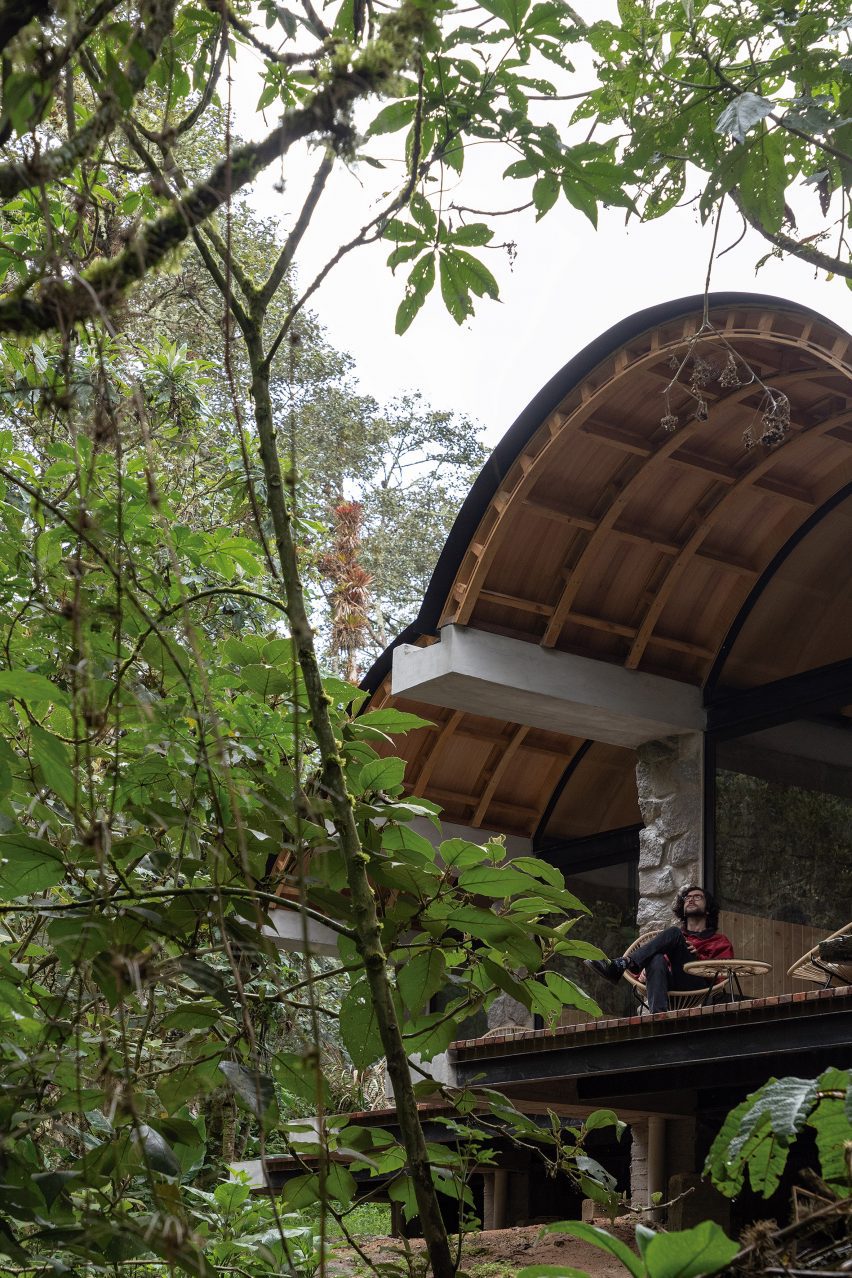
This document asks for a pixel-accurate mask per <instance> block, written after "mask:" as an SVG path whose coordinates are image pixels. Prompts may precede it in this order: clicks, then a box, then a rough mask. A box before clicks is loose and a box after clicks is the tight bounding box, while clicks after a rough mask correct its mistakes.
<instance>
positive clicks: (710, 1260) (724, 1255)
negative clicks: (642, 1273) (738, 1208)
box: [643, 1220, 740, 1278]
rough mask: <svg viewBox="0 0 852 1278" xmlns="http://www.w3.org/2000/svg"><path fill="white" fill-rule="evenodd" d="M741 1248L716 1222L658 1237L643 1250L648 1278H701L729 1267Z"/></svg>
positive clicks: (647, 1243) (704, 1222)
mask: <svg viewBox="0 0 852 1278" xmlns="http://www.w3.org/2000/svg"><path fill="white" fill-rule="evenodd" d="M739 1249H740V1245H739V1243H737V1242H734V1241H733V1239H731V1238H729V1237H728V1235H727V1234H726V1233H725V1231H724V1230H723V1229H722V1227H721V1226H720V1225H717V1224H716V1222H715V1221H714V1220H705V1221H703V1222H702V1223H701V1224H700V1225H696V1226H695V1228H694V1229H682V1230H679V1231H676V1232H672V1233H667V1234H662V1233H660V1234H656V1235H655V1236H654V1237H653V1238H651V1239H649V1240H648V1241H647V1242H646V1244H645V1246H644V1249H643V1259H644V1261H645V1268H646V1269H647V1271H648V1278H699V1276H700V1275H702V1274H715V1273H717V1272H718V1270H720V1269H724V1268H725V1266H726V1265H728V1264H730V1262H731V1261H732V1260H733V1258H734V1256H736V1254H737V1252H738V1251H739Z"/></svg>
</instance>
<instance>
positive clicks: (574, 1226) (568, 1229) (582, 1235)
mask: <svg viewBox="0 0 852 1278" xmlns="http://www.w3.org/2000/svg"><path fill="white" fill-rule="evenodd" d="M547 1233H549V1234H570V1235H571V1236H572V1238H579V1239H580V1241H581V1242H587V1243H591V1244H592V1246H593V1247H599V1248H600V1249H601V1251H608V1252H609V1253H610V1255H612V1256H615V1258H616V1259H617V1260H620V1261H621V1263H622V1264H623V1265H624V1267H625V1268H626V1269H629V1270H630V1272H631V1274H632V1275H633V1278H645V1266H644V1265H643V1264H642V1261H641V1260H640V1259H639V1257H638V1256H637V1255H636V1254H635V1253H634V1252H632V1251H631V1250H630V1248H629V1247H628V1246H627V1244H626V1243H623V1242H622V1241H621V1239H620V1238H613V1236H612V1234H608V1233H607V1231H606V1230H605V1229H599V1228H598V1226H597V1225H587V1224H586V1223H585V1222H584V1221H581V1220H562V1221H560V1222H559V1223H558V1224H555V1225H548V1226H547Z"/></svg>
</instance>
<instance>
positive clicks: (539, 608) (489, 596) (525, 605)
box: [479, 590, 553, 617]
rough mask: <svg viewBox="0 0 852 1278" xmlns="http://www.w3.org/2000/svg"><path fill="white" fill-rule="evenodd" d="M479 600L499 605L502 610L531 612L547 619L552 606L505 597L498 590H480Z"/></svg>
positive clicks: (513, 596)
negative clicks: (510, 609)
mask: <svg viewBox="0 0 852 1278" xmlns="http://www.w3.org/2000/svg"><path fill="white" fill-rule="evenodd" d="M479 598H480V599H481V600H482V602H483V603H493V604H501V605H502V606H503V607H504V608H517V610H518V611H519V612H533V613H535V614H536V615H537V616H539V617H549V616H550V614H551V613H552V612H553V605H552V604H546V603H539V602H538V600H536V599H522V598H521V597H520V596H518V595H507V594H504V593H503V592H502V591H500V590H480V592H479Z"/></svg>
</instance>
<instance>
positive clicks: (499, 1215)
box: [491, 1167, 509, 1229]
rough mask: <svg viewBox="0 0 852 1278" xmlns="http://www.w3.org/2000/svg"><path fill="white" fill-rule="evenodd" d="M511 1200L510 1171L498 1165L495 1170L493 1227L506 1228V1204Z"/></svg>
mask: <svg viewBox="0 0 852 1278" xmlns="http://www.w3.org/2000/svg"><path fill="white" fill-rule="evenodd" d="M508 1201H509V1171H508V1168H506V1167H498V1168H497V1169H496V1170H495V1172H494V1206H493V1213H492V1222H493V1223H492V1225H491V1228H492V1229H505V1228H506V1204H507V1202H508Z"/></svg>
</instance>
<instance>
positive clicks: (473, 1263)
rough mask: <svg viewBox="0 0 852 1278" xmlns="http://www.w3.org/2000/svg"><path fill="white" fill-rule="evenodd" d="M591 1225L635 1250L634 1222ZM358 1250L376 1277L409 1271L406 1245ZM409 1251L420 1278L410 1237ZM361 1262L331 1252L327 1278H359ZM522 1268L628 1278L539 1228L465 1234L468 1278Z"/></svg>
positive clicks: (347, 1253) (612, 1262)
mask: <svg viewBox="0 0 852 1278" xmlns="http://www.w3.org/2000/svg"><path fill="white" fill-rule="evenodd" d="M595 1223H596V1224H599V1225H605V1226H606V1227H607V1228H608V1229H610V1230H611V1232H612V1233H614V1234H615V1235H616V1236H617V1237H618V1238H620V1239H621V1240H622V1242H625V1243H627V1244H628V1245H630V1246H633V1245H634V1239H635V1221H632V1220H627V1219H624V1220H617V1221H616V1222H615V1225H614V1226H610V1224H609V1222H608V1221H603V1220H601V1221H596V1222H595ZM359 1246H360V1247H361V1248H362V1250H363V1252H364V1257H368V1258H369V1260H370V1262H371V1263H372V1264H374V1265H376V1266H377V1267H378V1269H379V1272H380V1273H381V1272H382V1267H383V1266H388V1268H387V1269H386V1270H385V1271H384V1272H385V1273H386V1274H388V1275H390V1274H391V1273H393V1272H394V1271H397V1272H398V1271H399V1270H400V1269H401V1271H402V1272H407V1270H406V1262H405V1257H404V1244H403V1243H402V1242H401V1241H399V1240H398V1239H395V1238H373V1239H359ZM409 1246H410V1247H411V1249H412V1252H413V1253H414V1257H415V1267H414V1270H413V1272H414V1273H415V1274H416V1275H418V1278H419V1276H420V1275H425V1274H427V1272H428V1271H427V1270H426V1267H425V1266H426V1257H425V1253H424V1250H423V1243H422V1240H421V1239H419V1238H414V1239H412V1240H411V1242H410V1244H409ZM364 1257H361V1256H358V1255H357V1254H355V1253H354V1252H353V1251H351V1250H350V1249H349V1248H346V1247H345V1246H343V1245H340V1246H338V1247H334V1248H333V1250H332V1253H331V1257H330V1259H329V1263H328V1265H327V1274H328V1278H348V1276H349V1275H352V1278H360V1276H361V1275H366V1274H368V1273H369V1272H370V1271H369V1268H368V1266H367V1264H366V1262H365V1259H364ZM526 1265H564V1266H566V1268H572V1269H581V1270H585V1272H586V1273H588V1274H589V1275H590V1278H628V1275H627V1270H626V1269H625V1268H624V1267H623V1266H622V1265H620V1264H619V1262H618V1261H617V1260H616V1259H615V1257H614V1256H611V1255H609V1253H608V1252H605V1251H600V1250H599V1249H598V1248H597V1247H592V1246H591V1245H590V1244H589V1243H584V1242H580V1241H579V1240H578V1239H576V1238H570V1237H569V1236H568V1235H567V1234H545V1233H544V1232H543V1226H541V1225H526V1226H524V1227H523V1228H516V1229H492V1230H483V1231H482V1232H480V1233H475V1234H469V1235H468V1237H467V1239H466V1240H465V1245H464V1250H463V1253H462V1269H463V1272H464V1273H465V1274H467V1275H469V1278H514V1276H515V1274H517V1273H518V1272H519V1271H520V1270H521V1269H523V1268H524V1267H525V1266H526ZM398 1267H399V1268H398Z"/></svg>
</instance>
